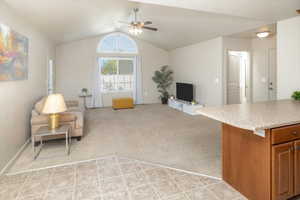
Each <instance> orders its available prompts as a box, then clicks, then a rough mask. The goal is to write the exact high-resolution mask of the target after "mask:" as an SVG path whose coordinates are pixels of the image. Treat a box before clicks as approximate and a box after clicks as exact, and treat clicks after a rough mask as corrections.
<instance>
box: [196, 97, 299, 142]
mask: <svg viewBox="0 0 300 200" xmlns="http://www.w3.org/2000/svg"><path fill="white" fill-rule="evenodd" d="M197 112H198V113H199V114H201V115H204V116H206V117H208V118H212V119H215V120H217V121H220V122H223V123H226V124H229V125H231V126H235V127H238V128H242V129H248V130H252V131H254V133H255V134H257V135H260V136H265V135H264V134H265V133H264V130H265V129H270V128H275V127H280V126H285V125H292V124H297V123H300V102H299V101H294V100H278V101H266V102H259V103H252V104H251V103H245V104H233V105H225V106H218V107H204V108H199V109H198V110H197Z"/></svg>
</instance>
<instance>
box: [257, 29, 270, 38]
mask: <svg viewBox="0 0 300 200" xmlns="http://www.w3.org/2000/svg"><path fill="white" fill-rule="evenodd" d="M270 34H271V33H270V31H263V32H259V33H256V36H257V37H259V38H266V37H269V36H270Z"/></svg>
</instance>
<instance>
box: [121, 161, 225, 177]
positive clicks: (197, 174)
mask: <svg viewBox="0 0 300 200" xmlns="http://www.w3.org/2000/svg"><path fill="white" fill-rule="evenodd" d="M120 157H123V158H127V159H131V160H135V161H138V162H141V163H145V164H150V165H153V166H157V167H163V168H166V169H172V170H176V171H180V172H184V173H187V174H192V175H196V176H204V177H207V178H212V179H216V180H222V178H218V177H214V176H209V175H206V174H201V173H197V172H192V171H188V170H183V169H179V168H175V167H169V166H166V165H163V164H159V163H154V162H148V161H143V160H139V159H134V158H130V157H126V156H120Z"/></svg>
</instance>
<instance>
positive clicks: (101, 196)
mask: <svg viewBox="0 0 300 200" xmlns="http://www.w3.org/2000/svg"><path fill="white" fill-rule="evenodd" d="M96 166H97V181H98V184H99V187H98V190H99V191H100V199H101V200H103V198H104V194H103V192H102V183H101V177H100V174H99V169H100V166H99V163H98V160H96ZM74 200H75V199H74Z"/></svg>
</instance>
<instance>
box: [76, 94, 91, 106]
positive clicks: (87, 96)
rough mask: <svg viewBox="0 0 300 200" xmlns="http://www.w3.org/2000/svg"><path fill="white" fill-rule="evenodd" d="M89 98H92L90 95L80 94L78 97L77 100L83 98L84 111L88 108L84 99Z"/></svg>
mask: <svg viewBox="0 0 300 200" xmlns="http://www.w3.org/2000/svg"><path fill="white" fill-rule="evenodd" d="M90 97H92V95H91V94H80V95H79V98H83V105H84V108H85V109H86V110H87V109H88V107H87V105H86V98H90Z"/></svg>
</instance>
